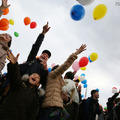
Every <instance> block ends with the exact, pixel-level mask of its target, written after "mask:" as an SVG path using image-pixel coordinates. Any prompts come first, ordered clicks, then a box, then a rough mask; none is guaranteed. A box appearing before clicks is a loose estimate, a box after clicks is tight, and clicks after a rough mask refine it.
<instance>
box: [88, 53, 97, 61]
mask: <svg viewBox="0 0 120 120" xmlns="http://www.w3.org/2000/svg"><path fill="white" fill-rule="evenodd" d="M97 58H98V54H97V53H92V54H91V55H90V60H91V61H95V60H97Z"/></svg>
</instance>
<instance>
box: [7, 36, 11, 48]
mask: <svg viewBox="0 0 120 120" xmlns="http://www.w3.org/2000/svg"><path fill="white" fill-rule="evenodd" d="M10 38H11V39H10V41H9V42H8V47H10V46H11V42H12V37H11V36H10Z"/></svg>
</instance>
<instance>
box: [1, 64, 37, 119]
mask: <svg viewBox="0 0 120 120" xmlns="http://www.w3.org/2000/svg"><path fill="white" fill-rule="evenodd" d="M8 73H9V78H10V87H11V89H10V92H9V95H8V96H7V97H6V99H5V100H4V101H3V103H2V105H1V106H0V120H35V118H36V115H37V111H38V107H39V94H38V89H37V88H36V87H34V88H31V87H30V85H29V83H28V82H27V81H26V82H23V81H22V80H21V76H20V72H19V66H18V63H16V64H11V63H9V64H8Z"/></svg>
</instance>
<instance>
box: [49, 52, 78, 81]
mask: <svg viewBox="0 0 120 120" xmlns="http://www.w3.org/2000/svg"><path fill="white" fill-rule="evenodd" d="M76 59H77V55H76V54H75V53H72V54H71V55H70V56H69V58H68V59H67V60H66V61H65V62H64V63H63V64H62V65H61V66H59V67H58V68H57V69H55V70H54V71H51V72H50V74H49V75H50V76H51V77H52V78H53V79H54V78H56V77H57V76H59V75H62V74H63V73H64V72H65V71H66V70H67V69H68V68H69V67H70V66H71V65H72V63H73V62H74V61H75V60H76Z"/></svg>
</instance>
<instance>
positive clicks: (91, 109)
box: [83, 97, 102, 120]
mask: <svg viewBox="0 0 120 120" xmlns="http://www.w3.org/2000/svg"><path fill="white" fill-rule="evenodd" d="M101 112H102V111H101V110H100V107H99V103H98V100H94V99H93V98H92V97H90V98H88V99H87V100H86V102H85V106H84V113H83V114H84V115H83V117H84V120H95V117H96V114H98V115H99V114H101Z"/></svg>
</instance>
